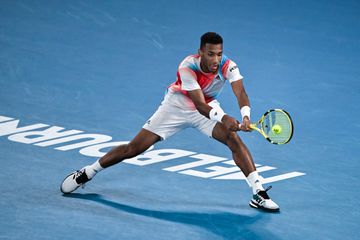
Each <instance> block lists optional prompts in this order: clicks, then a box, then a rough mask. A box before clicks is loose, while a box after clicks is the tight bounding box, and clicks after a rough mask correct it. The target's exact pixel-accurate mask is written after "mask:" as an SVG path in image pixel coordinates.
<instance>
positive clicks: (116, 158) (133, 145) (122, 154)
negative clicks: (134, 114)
mask: <svg viewBox="0 0 360 240" xmlns="http://www.w3.org/2000/svg"><path fill="white" fill-rule="evenodd" d="M160 139H161V138H160V137H159V136H158V135H156V134H155V133H152V132H150V131H148V130H146V129H141V130H140V132H139V133H138V134H137V135H136V136H135V137H134V139H133V140H131V142H130V143H128V144H124V145H120V146H118V147H115V148H113V149H112V150H111V151H110V152H108V153H107V154H105V155H104V156H103V157H102V158H100V160H99V163H100V165H101V167H103V168H107V167H110V166H112V165H114V164H117V163H119V162H121V161H123V160H124V159H127V158H132V157H135V156H137V155H139V154H141V153H143V152H145V151H146V150H147V149H148V148H149V147H151V146H152V145H153V144H155V143H156V142H158V141H160Z"/></svg>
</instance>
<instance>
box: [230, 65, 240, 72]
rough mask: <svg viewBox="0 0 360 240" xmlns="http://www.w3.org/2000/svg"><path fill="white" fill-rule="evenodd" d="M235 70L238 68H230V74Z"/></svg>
mask: <svg viewBox="0 0 360 240" xmlns="http://www.w3.org/2000/svg"><path fill="white" fill-rule="evenodd" d="M237 68H238V66H233V67H232V68H230V72H232V71H234V70H235V69H237Z"/></svg>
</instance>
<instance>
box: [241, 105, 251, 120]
mask: <svg viewBox="0 0 360 240" xmlns="http://www.w3.org/2000/svg"><path fill="white" fill-rule="evenodd" d="M250 110H251V109H250V107H249V106H243V107H242V108H241V109H240V112H241V117H242V119H244V117H245V116H247V117H248V118H249V119H250Z"/></svg>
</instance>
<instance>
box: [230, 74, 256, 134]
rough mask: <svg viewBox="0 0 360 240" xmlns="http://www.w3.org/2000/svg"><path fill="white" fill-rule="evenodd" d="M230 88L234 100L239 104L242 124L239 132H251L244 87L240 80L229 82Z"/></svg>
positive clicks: (248, 108)
mask: <svg viewBox="0 0 360 240" xmlns="http://www.w3.org/2000/svg"><path fill="white" fill-rule="evenodd" d="M231 88H232V90H233V92H234V94H235V96H236V99H237V101H238V104H239V108H240V112H241V116H242V118H243V119H242V123H241V130H242V131H251V128H250V101H249V97H248V95H247V94H246V91H245V87H244V84H243V81H242V79H240V80H237V81H233V82H231Z"/></svg>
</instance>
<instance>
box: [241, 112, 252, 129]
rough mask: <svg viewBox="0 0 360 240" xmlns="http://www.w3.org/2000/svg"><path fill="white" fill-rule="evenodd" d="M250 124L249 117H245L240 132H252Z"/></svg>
mask: <svg viewBox="0 0 360 240" xmlns="http://www.w3.org/2000/svg"><path fill="white" fill-rule="evenodd" d="M250 124H251V122H250V119H249V118H248V117H247V116H245V117H244V119H243V122H242V123H241V127H240V130H241V131H244V132H250V131H251V130H252V129H251V128H250Z"/></svg>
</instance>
